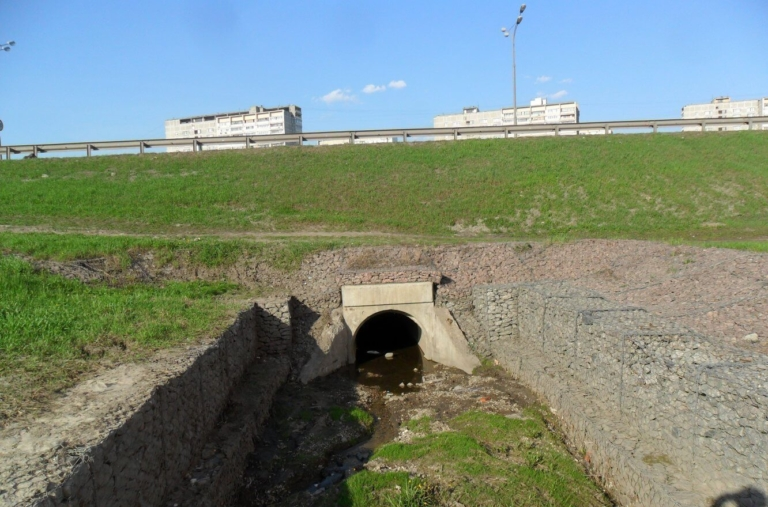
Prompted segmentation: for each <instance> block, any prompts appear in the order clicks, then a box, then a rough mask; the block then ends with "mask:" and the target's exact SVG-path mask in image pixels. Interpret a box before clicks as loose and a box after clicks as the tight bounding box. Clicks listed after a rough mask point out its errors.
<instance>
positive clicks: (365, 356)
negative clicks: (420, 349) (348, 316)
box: [355, 311, 421, 364]
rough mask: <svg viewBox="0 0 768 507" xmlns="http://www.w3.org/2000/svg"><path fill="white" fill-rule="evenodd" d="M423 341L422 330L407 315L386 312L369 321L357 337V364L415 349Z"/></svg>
mask: <svg viewBox="0 0 768 507" xmlns="http://www.w3.org/2000/svg"><path fill="white" fill-rule="evenodd" d="M420 339H421V328H420V327H419V325H418V324H416V322H414V321H413V320H411V318H410V317H408V316H407V315H405V314H403V313H400V312H395V311H385V312H381V313H377V314H375V315H373V316H371V317H370V318H369V319H367V320H366V321H365V322H363V324H362V325H361V326H360V328H359V329H358V330H357V333H356V335H355V348H356V355H355V356H356V357H355V359H356V362H357V364H361V363H364V362H366V361H370V360H372V359H376V358H377V357H381V356H383V355H385V354H386V353H388V352H395V353H397V351H399V350H403V349H407V348H410V347H415V346H417V345H418V344H419V340H420Z"/></svg>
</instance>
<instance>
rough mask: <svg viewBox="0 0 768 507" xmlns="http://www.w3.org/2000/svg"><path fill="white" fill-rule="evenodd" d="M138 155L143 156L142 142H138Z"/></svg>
mask: <svg viewBox="0 0 768 507" xmlns="http://www.w3.org/2000/svg"><path fill="white" fill-rule="evenodd" d="M139 155H144V141H139Z"/></svg>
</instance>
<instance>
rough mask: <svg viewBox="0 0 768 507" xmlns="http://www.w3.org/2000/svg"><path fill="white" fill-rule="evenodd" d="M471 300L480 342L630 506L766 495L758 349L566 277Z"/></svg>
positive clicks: (766, 383) (477, 293)
mask: <svg viewBox="0 0 768 507" xmlns="http://www.w3.org/2000/svg"><path fill="white" fill-rule="evenodd" d="M473 303H474V309H475V310H474V311H475V318H476V320H477V321H478V322H480V324H481V326H482V327H483V332H482V333H481V336H479V337H476V339H478V340H479V341H480V342H483V343H482V344H483V345H484V348H486V349H487V350H490V351H491V352H492V353H493V355H494V356H495V357H496V358H497V359H498V360H499V361H501V363H502V364H503V365H504V366H505V367H506V368H507V369H509V370H510V371H511V372H513V373H514V374H516V375H518V376H519V377H520V378H521V379H522V380H523V381H524V382H527V383H529V384H530V385H531V387H533V388H534V389H536V390H537V391H538V392H539V393H541V394H542V395H543V396H544V397H545V398H546V399H547V401H548V403H549V404H550V405H551V406H552V407H553V408H554V409H555V410H557V411H558V415H559V416H560V418H561V419H562V420H563V425H564V428H565V429H566V432H567V433H568V435H569V437H570V438H571V439H572V440H573V443H574V444H575V445H576V446H577V447H580V448H583V449H584V450H585V452H586V453H587V457H588V459H589V461H590V462H591V464H592V465H593V467H594V468H595V470H596V471H598V472H599V473H600V475H602V476H603V481H604V482H605V483H606V486H608V487H609V489H610V490H612V491H613V492H614V493H615V494H616V496H617V498H618V499H619V500H620V501H621V502H622V503H623V504H625V505H704V504H705V503H707V502H710V503H711V502H712V501H714V500H715V499H716V498H718V497H719V496H720V495H723V494H726V493H733V492H734V491H736V490H739V489H741V490H742V491H752V492H753V493H754V495H753V500H754V501H756V502H757V501H758V500H761V499H762V500H764V499H765V496H764V495H765V491H766V490H768V464H767V462H766V459H765V456H766V455H768V365H767V364H764V363H761V362H758V361H757V360H756V359H755V356H754V355H753V354H750V353H748V352H746V351H742V350H739V349H734V348H730V347H727V346H724V345H722V344H719V343H713V342H711V341H710V340H708V339H707V338H706V337H703V336H700V335H697V334H695V333H692V332H690V331H688V330H686V329H685V328H682V327H681V326H677V325H675V323H674V322H671V321H669V320H664V319H661V318H660V317H656V316H653V315H651V314H649V313H648V312H646V311H644V310H643V309H641V308H636V307H631V306H622V305H617V304H615V303H612V302H610V301H607V300H605V299H604V298H602V297H600V296H599V295H598V294H596V293H594V292H591V291H588V290H584V289H576V288H574V287H571V286H568V285H565V284H561V283H540V284H519V285H496V286H480V287H475V288H474V290H473ZM750 488H751V489H750ZM743 505H748V504H747V503H744V504H743Z"/></svg>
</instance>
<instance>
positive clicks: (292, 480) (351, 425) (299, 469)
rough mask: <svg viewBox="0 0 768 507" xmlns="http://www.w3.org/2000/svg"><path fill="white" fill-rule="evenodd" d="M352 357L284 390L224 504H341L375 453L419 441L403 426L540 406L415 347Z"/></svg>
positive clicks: (444, 424) (494, 372) (511, 414)
mask: <svg viewBox="0 0 768 507" xmlns="http://www.w3.org/2000/svg"><path fill="white" fill-rule="evenodd" d="M358 360H360V362H359V363H358V364H357V365H356V366H350V367H348V368H345V369H342V370H339V371H337V372H335V373H333V374H331V375H328V376H326V377H323V378H320V379H316V380H314V381H312V382H310V383H308V384H306V385H303V384H300V383H298V382H288V383H286V384H285V385H284V386H283V387H282V389H281V390H280V391H279V392H278V394H277V395H276V397H275V400H274V402H273V405H272V411H271V416H270V419H269V421H268V423H267V425H266V427H265V429H264V431H263V433H262V434H261V437H260V441H259V442H258V443H257V445H256V450H255V452H254V453H252V454H251V455H250V457H249V459H248V462H247V465H246V468H245V470H244V471H243V476H242V482H241V486H240V488H239V490H238V492H237V493H236V495H235V496H234V499H233V501H232V502H231V503H230V507H263V506H326V505H337V504H338V502H339V501H340V498H342V497H343V496H344V495H345V490H346V488H347V486H346V482H345V479H348V478H350V477H351V476H353V475H354V474H356V473H358V472H359V471H361V470H363V469H369V470H372V471H381V466H380V465H377V464H376V460H374V461H370V460H371V457H372V455H373V454H374V452H375V451H376V450H377V449H381V447H382V446H383V445H385V444H387V443H390V442H408V441H410V440H412V438H418V437H419V436H420V435H419V433H418V430H417V429H416V430H414V431H415V433H414V432H413V431H410V430H409V429H408V428H409V427H412V421H413V420H429V421H432V422H431V424H432V427H433V429H436V431H446V430H448V431H451V430H450V429H449V428H448V425H449V424H453V422H454V421H456V420H459V419H460V418H461V417H462V414H465V415H466V414H475V413H480V412H483V413H490V414H496V415H499V416H503V417H504V418H507V420H509V419H516V420H522V419H525V416H524V415H523V412H524V409H525V408H526V407H529V406H532V405H534V404H536V402H537V398H536V396H535V395H534V394H533V393H532V392H531V391H529V390H528V389H527V388H525V387H524V386H522V385H521V384H519V383H517V382H515V381H514V380H513V379H511V378H510V377H509V376H508V375H507V374H506V373H504V372H503V371H502V370H501V369H500V368H493V367H490V368H488V367H485V368H484V369H483V371H482V372H480V374H479V375H477V374H476V375H467V374H466V373H464V372H462V371H460V370H458V369H455V368H450V367H446V366H443V365H440V364H436V363H433V362H431V361H428V360H426V359H424V357H423V355H422V353H421V351H420V349H419V347H418V346H410V347H407V348H404V349H399V350H396V351H394V353H393V357H392V358H391V359H387V358H386V357H385V352H384V351H383V350H375V349H373V348H370V349H369V350H365V351H362V355H359V356H358ZM367 414H370V415H367ZM369 417H372V420H371V419H368V418H369ZM409 421H411V423H409ZM384 468H385V470H386V467H384ZM350 505H352V504H350ZM354 505H357V504H354ZM385 505H386V503H385ZM599 505H605V504H603V503H601V504H599Z"/></svg>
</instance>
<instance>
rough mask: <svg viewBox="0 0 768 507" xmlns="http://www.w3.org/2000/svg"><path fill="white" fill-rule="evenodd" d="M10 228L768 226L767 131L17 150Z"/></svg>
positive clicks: (688, 230) (6, 195) (3, 184)
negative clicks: (24, 153)
mask: <svg viewBox="0 0 768 507" xmlns="http://www.w3.org/2000/svg"><path fill="white" fill-rule="evenodd" d="M0 224H3V225H14V226H32V227H48V228H56V229H66V228H74V229H89V230H109V231H123V232H133V233H187V234H205V233H210V234H226V233H236V234H237V233H246V232H251V233H252V232H274V231H277V232H285V233H291V232H296V231H345V232H348V231H361V232H370V231H379V232H389V233H397V234H417V235H430V236H443V237H444V236H452V235H453V234H454V232H453V230H452V229H451V228H452V227H453V228H454V229H458V230H460V229H462V228H463V229H466V228H468V227H475V229H476V230H477V231H478V232H480V233H483V234H497V235H503V236H506V237H518V238H521V237H524V238H534V239H535V238H548V237H566V238H580V237H613V238H615V237H626V238H649V239H664V240H669V239H695V240H707V239H713V240H723V239H729V240H748V239H755V238H765V237H766V236H768V133H765V132H739V133H720V134H696V133H686V134H663V135H631V136H621V135H614V136H594V137H564V138H529V139H520V140H517V141H515V142H510V141H505V140H476V141H467V142H461V143H411V144H409V145H402V144H394V145H381V146H370V145H369V146H337V147H322V148H308V147H307V148H298V147H294V148H279V149H271V150H249V151H243V150H233V151H220V152H204V153H197V154H191V153H189V154H168V155H145V156H143V157H141V156H137V155H123V156H110V157H93V158H90V159H85V158H77V159H72V158H62V159H38V160H22V161H14V162H8V163H2V164H0Z"/></svg>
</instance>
